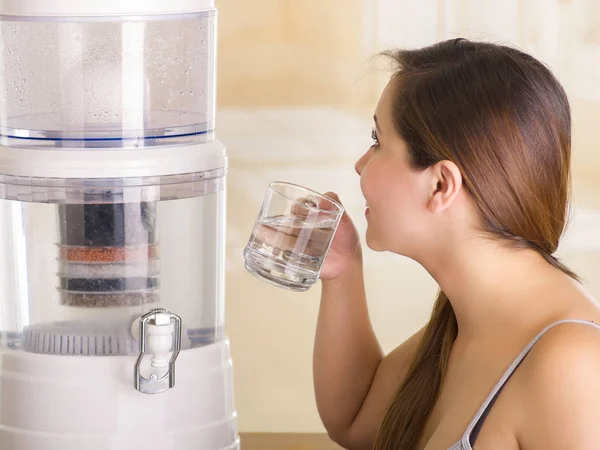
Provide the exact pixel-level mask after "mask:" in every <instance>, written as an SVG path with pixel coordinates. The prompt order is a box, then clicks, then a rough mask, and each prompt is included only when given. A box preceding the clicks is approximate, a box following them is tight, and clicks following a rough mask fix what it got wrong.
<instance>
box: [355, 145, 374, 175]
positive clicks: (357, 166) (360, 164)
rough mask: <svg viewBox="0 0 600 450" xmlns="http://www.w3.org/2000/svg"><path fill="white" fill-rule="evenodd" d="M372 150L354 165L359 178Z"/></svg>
mask: <svg viewBox="0 0 600 450" xmlns="http://www.w3.org/2000/svg"><path fill="white" fill-rule="evenodd" d="M372 150H373V149H372V148H370V149H369V150H367V152H366V153H365V154H364V155H362V156H361V157H360V159H359V160H358V161H356V164H355V165H354V170H356V173H357V174H358V175H359V176H360V175H361V174H362V171H363V169H364V168H365V166H366V165H367V163H368V162H369V159H370V158H371V152H372Z"/></svg>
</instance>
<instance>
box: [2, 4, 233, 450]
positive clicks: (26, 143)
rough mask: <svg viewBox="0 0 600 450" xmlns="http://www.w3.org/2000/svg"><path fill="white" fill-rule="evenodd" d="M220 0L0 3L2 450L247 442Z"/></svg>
mask: <svg viewBox="0 0 600 450" xmlns="http://www.w3.org/2000/svg"><path fill="white" fill-rule="evenodd" d="M216 25H217V15H216V10H215V7H214V0H128V1H123V0H103V1H96V0H0V61H1V64H0V448H2V449H3V450H82V449H86V450H130V449H132V448H144V449H145V450H175V449H177V450H192V449H193V450H236V449H239V438H238V433H237V421H236V411H235V407H234V402H233V379H232V365H231V359H230V353H229V345H228V341H227V338H226V336H225V334H224V256H225V255H224V249H225V177H226V170H227V157H226V150H225V147H224V146H223V145H222V144H221V143H220V142H219V141H218V140H217V139H216V135H215V107H216V105H215V97H216V91H215V83H216V80H215V77H216Z"/></svg>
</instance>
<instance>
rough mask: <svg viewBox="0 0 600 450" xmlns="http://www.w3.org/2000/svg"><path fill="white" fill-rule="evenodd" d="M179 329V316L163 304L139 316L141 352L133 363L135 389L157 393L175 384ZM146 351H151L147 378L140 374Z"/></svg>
mask: <svg viewBox="0 0 600 450" xmlns="http://www.w3.org/2000/svg"><path fill="white" fill-rule="evenodd" d="M181 329H182V323H181V317H179V316H177V315H175V314H173V313H171V312H169V311H167V310H165V309H162V308H157V309H152V310H150V312H148V313H147V314H144V315H143V316H142V317H141V318H140V320H139V343H140V355H139V356H138V359H137V362H136V364H135V388H136V389H137V390H138V391H140V392H142V393H144V394H159V393H161V392H165V391H167V390H169V389H171V388H173V387H174V386H175V360H176V359H177V356H178V355H179V351H180V350H181ZM172 347H173V353H172V355H171V357H170V358H169V352H170V351H171V348H172ZM146 353H150V354H151V355H152V359H151V362H150V367H149V371H150V372H151V374H150V377H149V378H146V377H144V376H143V375H142V362H143V360H144V356H145V355H146ZM165 369H166V373H164V374H163V373H162V372H165Z"/></svg>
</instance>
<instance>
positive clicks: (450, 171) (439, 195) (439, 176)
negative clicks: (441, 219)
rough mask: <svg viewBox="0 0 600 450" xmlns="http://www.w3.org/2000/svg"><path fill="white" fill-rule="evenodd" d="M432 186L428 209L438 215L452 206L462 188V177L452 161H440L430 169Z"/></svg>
mask: <svg viewBox="0 0 600 450" xmlns="http://www.w3.org/2000/svg"><path fill="white" fill-rule="evenodd" d="M430 171H431V172H430V173H431V185H430V195H429V203H428V209H429V211H430V212H432V213H434V214H437V213H440V212H442V211H445V210H446V209H448V208H450V206H452V203H453V202H454V199H455V198H456V196H457V195H458V193H459V192H460V190H461V188H462V175H461V174H460V170H459V169H458V166H457V165H456V164H454V163H453V162H452V161H447V160H444V161H440V162H438V163H436V164H434V165H433V166H431V167H430Z"/></svg>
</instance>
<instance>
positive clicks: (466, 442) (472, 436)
mask: <svg viewBox="0 0 600 450" xmlns="http://www.w3.org/2000/svg"><path fill="white" fill-rule="evenodd" d="M563 323H579V324H583V325H589V326H592V327H595V328H597V329H599V330H600V325H598V324H596V323H594V322H591V321H588V320H577V319H566V320H559V321H557V322H554V323H552V324H551V325H548V326H547V327H546V328H544V329H543V330H542V331H540V332H539V334H538V335H537V336H536V337H535V338H533V340H532V341H531V342H530V343H529V344H528V345H527V347H525V348H524V349H523V351H522V352H521V353H519V355H518V356H517V357H516V358H515V359H514V361H513V362H512V364H511V365H510V366H509V367H508V369H507V370H506V372H504V374H503V375H502V377H501V378H500V380H499V381H498V383H497V384H496V385H495V386H494V388H493V389H492V391H491V392H490V394H489V395H488V397H487V398H486V399H485V401H484V402H483V404H482V405H481V407H480V408H479V410H478V411H477V414H475V417H473V420H471V423H470V424H469V426H468V427H467V429H466V431H465V433H464V435H463V437H462V444H463V447H464V448H465V449H471V448H472V446H473V445H474V443H475V440H476V439H477V436H478V435H479V431H480V430H481V427H482V426H483V423H484V422H485V419H486V417H487V415H488V414H489V412H490V410H491V409H492V407H493V406H494V403H495V402H496V399H497V398H498V396H499V395H500V392H502V389H503V388H504V386H505V385H506V383H507V382H508V380H509V379H510V377H511V376H512V375H513V373H514V372H515V370H517V368H518V367H519V365H520V364H521V363H522V362H523V360H524V359H525V357H526V356H527V355H528V354H529V352H530V351H531V349H532V348H533V347H534V346H535V344H537V343H538V341H539V340H540V339H541V338H542V337H543V336H544V335H545V334H546V333H547V332H548V331H549V330H551V329H552V328H554V327H555V326H557V325H560V324H563Z"/></svg>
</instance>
